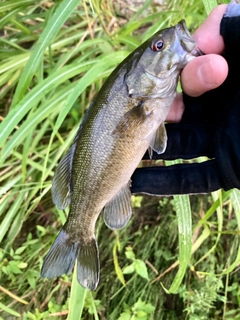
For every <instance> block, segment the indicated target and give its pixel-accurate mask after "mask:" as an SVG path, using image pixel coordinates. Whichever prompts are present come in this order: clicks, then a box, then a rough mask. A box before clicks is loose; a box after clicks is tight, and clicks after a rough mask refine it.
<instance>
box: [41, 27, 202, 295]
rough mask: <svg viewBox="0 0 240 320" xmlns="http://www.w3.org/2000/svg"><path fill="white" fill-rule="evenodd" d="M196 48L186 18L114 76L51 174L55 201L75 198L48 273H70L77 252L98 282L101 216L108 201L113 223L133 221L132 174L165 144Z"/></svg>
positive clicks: (85, 277)
mask: <svg viewBox="0 0 240 320" xmlns="http://www.w3.org/2000/svg"><path fill="white" fill-rule="evenodd" d="M198 55H200V51H199V49H198V48H197V46H196V42H195V40H194V39H193V38H192V36H191V35H190V33H189V31H188V30H187V28H186V25H185V22H184V21H180V22H179V23H178V24H177V25H176V26H174V27H171V28H167V29H164V30H160V31H158V32H157V33H156V34H154V35H153V36H152V37H151V38H149V39H148V40H147V41H145V42H144V43H143V44H142V45H141V46H140V47H138V48H137V49H136V50H135V51H133V52H132V53H131V54H130V55H129V56H128V57H127V58H126V59H125V60H124V61H123V62H122V63H121V64H120V65H119V66H118V67H117V68H116V69H115V70H114V71H113V72H112V74H111V75H110V76H109V77H108V79H107V80H106V82H105V83H104V85H103V86H102V88H101V90H100V91H99V93H98V95H97V96H96V98H95V99H94V101H93V102H92V104H91V105H90V107H89V108H88V110H87V112H86V114H85V117H84V119H83V121H82V123H81V125H80V127H79V130H78V133H77V135H76V137H75V139H74V141H73V144H72V146H71V148H70V149H69V151H68V152H67V154H66V155H65V156H64V157H63V159H62V160H61V161H60V163H59V165H58V167H57V169H56V172H55V175H54V178H53V184H52V198H53V202H54V203H55V205H56V206H57V207H58V208H59V209H64V208H66V207H67V206H68V205H70V213H69V216H68V219H67V222H66V223H65V225H64V226H63V228H62V230H61V231H60V233H59V234H58V236H57V238H56V240H55V242H54V243H53V245H52V247H51V249H50V250H49V252H48V254H47V255H46V257H45V259H44V263H43V267H42V270H41V275H42V277H46V278H53V277H58V276H61V275H62V274H64V273H66V274H68V273H69V272H71V270H72V269H73V267H74V263H75V260H76V259H77V279H78V282H79V283H80V284H81V285H82V286H83V287H86V288H88V289H90V290H95V289H96V287H97V285H98V282H99V274H100V271H99V270H100V266H99V253H98V246H97V242H96V239H95V235H94V231H95V223H96V220H97V218H98V216H99V214H100V213H101V211H102V210H103V209H104V211H103V215H104V221H105V223H106V225H107V226H108V227H109V228H111V229H121V228H123V227H124V226H125V225H126V224H127V222H128V221H129V219H130V217H131V214H132V207H131V192H130V184H131V182H130V181H131V175H132V174H133V172H134V170H135V169H136V167H137V166H138V164H139V162H140V161H141V159H142V157H143V155H144V153H145V152H146V150H147V149H149V152H150V154H151V150H154V151H156V152H158V153H163V152H164V151H165V149H166V143H167V136H166V131H165V126H164V121H165V119H166V117H167V115H168V113H169V110H170V107H171V105H172V103H173V101H174V98H175V93H176V86H177V81H178V77H179V74H180V72H181V70H182V69H183V68H184V66H185V65H186V64H187V63H188V62H189V61H190V60H192V59H193V58H195V57H196V56H198Z"/></svg>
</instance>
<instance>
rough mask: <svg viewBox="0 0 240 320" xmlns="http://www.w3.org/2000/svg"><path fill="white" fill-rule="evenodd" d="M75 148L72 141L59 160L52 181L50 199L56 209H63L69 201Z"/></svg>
mask: <svg viewBox="0 0 240 320" xmlns="http://www.w3.org/2000/svg"><path fill="white" fill-rule="evenodd" d="M75 148H76V143H74V144H73V145H72V146H71V148H70V149H69V150H68V152H67V153H66V155H65V156H64V157H63V158H62V160H61V161H60V162H59V165H58V167H57V169H56V171H55V174H54V177H53V182H52V199H53V203H54V204H55V205H56V206H57V207H58V209H61V210H63V209H65V208H66V207H67V206H68V205H69V204H70V202H71V192H72V190H71V176H72V162H73V156H74V152H75Z"/></svg>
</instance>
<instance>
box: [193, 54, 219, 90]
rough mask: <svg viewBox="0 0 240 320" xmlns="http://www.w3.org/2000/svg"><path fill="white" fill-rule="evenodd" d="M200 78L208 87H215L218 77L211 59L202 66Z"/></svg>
mask: <svg viewBox="0 0 240 320" xmlns="http://www.w3.org/2000/svg"><path fill="white" fill-rule="evenodd" d="M197 73H198V77H199V80H200V81H201V82H202V83H203V84H205V85H207V86H212V85H215V84H216V83H217V82H216V76H215V72H214V69H213V67H212V61H211V59H206V60H205V61H204V62H203V63H202V64H201V66H200V67H199V69H198V72H197Z"/></svg>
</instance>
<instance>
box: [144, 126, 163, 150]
mask: <svg viewBox="0 0 240 320" xmlns="http://www.w3.org/2000/svg"><path fill="white" fill-rule="evenodd" d="M149 145H150V148H152V149H153V150H154V151H155V152H157V153H158V154H161V153H163V152H164V151H165V150H166V147H167V133H166V129H165V125H164V123H162V124H161V125H160V126H159V128H158V129H157V131H156V134H155V135H154V136H153V138H152V140H151V141H150V143H149ZM148 152H149V155H151V154H152V153H151V151H150V150H149V149H148Z"/></svg>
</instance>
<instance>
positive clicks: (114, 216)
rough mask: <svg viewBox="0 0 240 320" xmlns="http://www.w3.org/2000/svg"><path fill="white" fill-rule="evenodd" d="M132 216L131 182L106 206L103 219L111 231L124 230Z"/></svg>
mask: <svg viewBox="0 0 240 320" xmlns="http://www.w3.org/2000/svg"><path fill="white" fill-rule="evenodd" d="M131 216H132V201H131V192H130V182H129V183H127V184H126V185H125V186H124V187H122V189H121V190H120V191H119V192H118V194H117V195H116V196H115V197H114V198H113V199H112V200H111V201H110V202H109V203H108V204H107V205H106V206H105V208H104V211H103V217H104V221H105V224H106V225H107V226H108V227H109V228H110V229H113V230H114V229H122V228H123V227H125V225H126V224H127V223H128V221H129V219H130V218H131Z"/></svg>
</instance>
